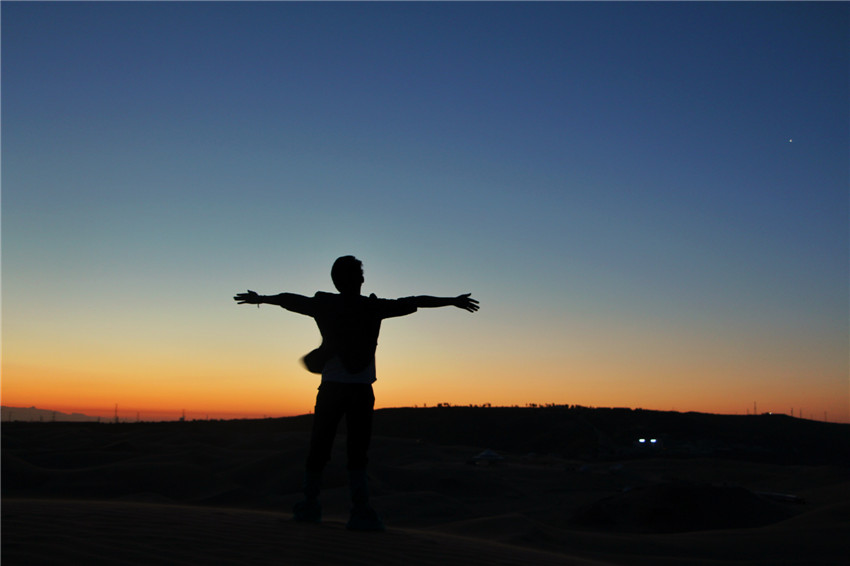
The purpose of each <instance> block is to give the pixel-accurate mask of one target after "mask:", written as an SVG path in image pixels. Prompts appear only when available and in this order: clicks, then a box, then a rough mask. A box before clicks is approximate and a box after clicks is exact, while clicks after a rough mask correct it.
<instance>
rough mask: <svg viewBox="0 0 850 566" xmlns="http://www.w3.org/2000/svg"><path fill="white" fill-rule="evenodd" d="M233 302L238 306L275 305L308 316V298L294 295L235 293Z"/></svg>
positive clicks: (252, 292) (251, 292)
mask: <svg viewBox="0 0 850 566" xmlns="http://www.w3.org/2000/svg"><path fill="white" fill-rule="evenodd" d="M233 300H234V301H236V302H237V303H238V304H240V305H245V304H247V305H257V306H259V305H263V304H265V305H277V306H279V307H283V308H285V309H286V310H289V311H293V312H297V313H300V314H307V315H309V314H310V298H309V297H305V296H304V295H296V294H295V293H280V294H279V295H258V294H257V293H255V292H254V291H250V290H249V291H248V292H247V293H237V294H236V296H235V297H233Z"/></svg>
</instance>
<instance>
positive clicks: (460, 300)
mask: <svg viewBox="0 0 850 566" xmlns="http://www.w3.org/2000/svg"><path fill="white" fill-rule="evenodd" d="M471 294H472V293H466V294H464V295H458V296H457V297H455V303H454V304H455V306H456V307H457V308H459V309H463V310H467V311H469V312H475V311H477V310H478V301H476V300H475V299H473V298H472V297H470V295H471Z"/></svg>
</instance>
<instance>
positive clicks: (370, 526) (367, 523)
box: [346, 505, 386, 531]
mask: <svg viewBox="0 0 850 566" xmlns="http://www.w3.org/2000/svg"><path fill="white" fill-rule="evenodd" d="M346 528H347V529H348V530H350V531H383V530H386V527H384V522H383V521H382V520H381V517H380V516H379V515H378V513H377V512H376V511H375V510H374V509H372V508H371V507H370V506H369V505H365V506H361V505H357V506H355V507H354V508H352V509H351V517H350V518H349V519H348V524H347V525H346Z"/></svg>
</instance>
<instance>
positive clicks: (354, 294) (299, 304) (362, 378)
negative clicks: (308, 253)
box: [233, 256, 478, 530]
mask: <svg viewBox="0 0 850 566" xmlns="http://www.w3.org/2000/svg"><path fill="white" fill-rule="evenodd" d="M331 278H332V279H333V282H334V286H336V288H337V290H338V291H339V294H334V293H324V292H321V291H320V292H317V293H316V294H315V295H314V296H313V297H305V296H303V295H296V294H293V293H281V294H279V295H270V296H264V295H258V294H257V293H255V292H254V291H248V292H247V293H239V294H237V295H236V296H235V297H233V299H234V300H235V301H236V302H238V303H239V304H252V305H259V304H262V303H265V304H270V305H278V306H281V307H283V308H285V309H287V310H290V311H292V312H296V313H299V314H303V315H307V316H311V317H313V318H314V319H316V324H317V325H318V326H319V331H320V332H321V334H322V344H321V345H320V346H319V347H318V348H317V349H315V350H313V351H312V352H310V353H309V354H307V355H306V356H304V358H303V362H304V365H305V366H306V367H307V369H308V370H310V371H311V372H313V373H321V374H322V383H321V385H320V386H319V393H318V395H317V396H316V409H315V412H314V415H313V431H312V435H311V438H310V452H309V454H308V456H307V465H306V472H305V477H304V501H301V502H299V503H297V504H296V505H295V509H294V515H295V520H296V521H306V522H319V521H321V519H322V507H321V505H320V504H319V501H318V497H319V491H320V490H321V480H322V471H323V470H324V468H325V465H326V464H327V462H328V461H329V460H330V455H331V448H332V446H333V441H334V436H335V435H336V429H337V425H338V424H339V421H340V420H341V419H342V417H343V415H344V416H345V419H346V426H347V429H348V435H347V453H348V476H349V488H350V490H351V502H352V509H351V517H350V519H349V521H348V528H349V529H354V530H383V528H384V525H383V522H382V521H381V518H380V517H379V516H378V514H377V513H376V512H375V510H374V509H372V507H371V506H370V505H369V489H368V482H367V476H366V464H367V463H368V457H367V453H368V450H369V442H370V440H371V437H372V411H373V409H374V406H375V396H374V393H373V391H372V383H374V382H375V380H376V377H375V349H376V348H377V345H378V333H379V332H380V329H381V321H382V320H383V319H385V318H392V317H396V316H404V315H408V314H411V313H414V312H416V310H417V309H418V308H428V307H447V306H455V307H458V308H461V309H465V310H467V311H469V312H475V311H477V310H478V301H476V300H475V299H473V298H471V297H470V296H469V293H467V294H465V295H459V296H457V297H430V296H425V295H422V296H416V297H405V298H402V299H379V298H377V297H376V296H375V295H374V294H373V295H370V296H369V297H364V296H362V295H361V294H360V288H361V286H362V285H363V281H364V279H363V264H362V263H361V262H360V260H358V259H357V258H355V257H354V256H343V257H340V258H338V259H337V260H336V261H335V262H334V264H333V268H332V269H331Z"/></svg>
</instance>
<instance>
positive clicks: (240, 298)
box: [233, 289, 260, 305]
mask: <svg viewBox="0 0 850 566" xmlns="http://www.w3.org/2000/svg"><path fill="white" fill-rule="evenodd" d="M233 300H234V301H236V302H237V303H239V304H240V305H244V304H246V303H247V304H249V305H259V304H260V296H259V295H258V294H257V293H255V292H254V291H251V290H250V289H249V290H248V292H247V293H237V295H236V296H235V297H233Z"/></svg>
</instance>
